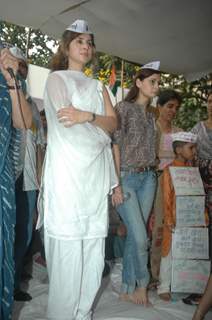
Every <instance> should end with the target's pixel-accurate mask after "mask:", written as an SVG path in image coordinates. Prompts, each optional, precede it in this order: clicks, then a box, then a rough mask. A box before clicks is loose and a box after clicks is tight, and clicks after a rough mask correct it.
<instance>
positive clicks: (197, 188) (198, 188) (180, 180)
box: [169, 167, 205, 196]
mask: <svg viewBox="0 0 212 320" xmlns="http://www.w3.org/2000/svg"><path fill="white" fill-rule="evenodd" d="M169 170H170V174H171V177H172V183H173V185H174V190H175V194H176V196H184V195H185V196H186V195H187V196H192V195H204V194H205V191H204V187H203V183H202V179H201V177H200V173H199V169H198V168H196V167H169Z"/></svg>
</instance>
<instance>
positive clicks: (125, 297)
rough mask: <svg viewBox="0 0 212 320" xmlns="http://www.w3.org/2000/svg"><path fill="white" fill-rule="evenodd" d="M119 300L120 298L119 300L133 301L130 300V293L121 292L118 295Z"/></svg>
mask: <svg viewBox="0 0 212 320" xmlns="http://www.w3.org/2000/svg"><path fill="white" fill-rule="evenodd" d="M119 300H121V301H129V302H133V301H132V294H128V293H121V294H120V295H119Z"/></svg>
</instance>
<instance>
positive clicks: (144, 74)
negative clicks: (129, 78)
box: [124, 69, 161, 102]
mask: <svg viewBox="0 0 212 320" xmlns="http://www.w3.org/2000/svg"><path fill="white" fill-rule="evenodd" d="M155 73H156V74H160V73H161V72H160V71H157V70H152V69H141V70H140V71H138V72H137V73H136V75H135V78H134V80H133V86H132V87H131V89H130V90H129V92H128V94H127V96H126V98H125V99H124V100H125V101H128V102H135V100H136V99H137V97H138V93H139V88H138V87H137V85H136V80H137V79H140V80H141V81H143V80H144V79H146V78H149V77H150V76H151V75H153V74H155Z"/></svg>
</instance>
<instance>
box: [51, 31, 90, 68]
mask: <svg viewBox="0 0 212 320" xmlns="http://www.w3.org/2000/svg"><path fill="white" fill-rule="evenodd" d="M80 34H82V33H78V32H73V31H69V30H66V31H65V32H64V33H63V35H62V38H61V41H60V44H59V47H58V49H57V52H56V54H55V55H54V56H53V57H52V60H51V62H50V69H51V70H52V71H56V70H66V69H68V55H67V52H68V50H69V44H70V43H71V41H73V40H74V39H76V38H77V37H79V35H80ZM91 41H92V45H93V47H94V48H95V43H94V36H93V34H91Z"/></svg>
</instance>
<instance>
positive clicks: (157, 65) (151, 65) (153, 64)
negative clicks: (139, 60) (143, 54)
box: [141, 61, 160, 71]
mask: <svg viewBox="0 0 212 320" xmlns="http://www.w3.org/2000/svg"><path fill="white" fill-rule="evenodd" d="M159 68H160V61H152V62H149V63H147V64H144V65H143V66H142V67H141V69H142V70H143V69H152V70H156V71H159Z"/></svg>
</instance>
